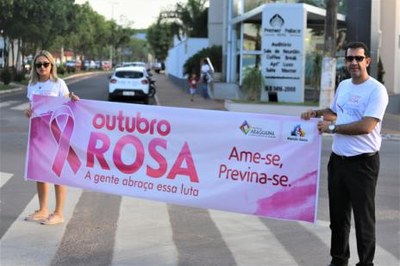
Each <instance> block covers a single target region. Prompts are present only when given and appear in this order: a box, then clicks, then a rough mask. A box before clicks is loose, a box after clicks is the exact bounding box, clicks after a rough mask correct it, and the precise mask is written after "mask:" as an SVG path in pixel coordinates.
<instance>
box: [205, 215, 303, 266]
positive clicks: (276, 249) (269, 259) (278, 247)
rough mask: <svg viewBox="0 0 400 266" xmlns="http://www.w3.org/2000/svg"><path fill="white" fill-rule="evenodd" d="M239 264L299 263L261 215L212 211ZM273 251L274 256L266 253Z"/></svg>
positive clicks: (213, 218)
mask: <svg viewBox="0 0 400 266" xmlns="http://www.w3.org/2000/svg"><path fill="white" fill-rule="evenodd" d="M209 213H210V216H211V218H212V220H213V221H214V223H215V225H216V226H217V227H218V230H219V231H220V232H221V235H222V237H223V239H224V241H225V243H226V245H227V246H228V247H229V249H230V250H231V251H232V254H233V256H234V258H235V261H236V262H237V264H238V265H276V266H280V265H282V266H286V265H297V262H296V261H295V260H294V259H293V258H292V257H291V256H290V253H289V252H287V250H286V249H285V247H284V246H282V244H281V243H280V242H279V240H278V239H276V237H275V235H274V234H273V233H272V232H271V231H270V230H269V229H268V228H267V227H266V226H265V225H264V224H263V223H262V222H261V221H260V220H259V218H258V217H255V216H249V215H242V214H234V213H229V212H222V211H215V210H209ZM266 251H270V252H271V251H272V253H273V254H274V256H265V253H266Z"/></svg>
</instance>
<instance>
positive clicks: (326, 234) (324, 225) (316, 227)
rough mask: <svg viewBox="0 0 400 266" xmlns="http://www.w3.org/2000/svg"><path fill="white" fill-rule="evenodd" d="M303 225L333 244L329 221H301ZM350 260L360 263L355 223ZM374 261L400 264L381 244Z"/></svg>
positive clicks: (352, 230)
mask: <svg viewBox="0 0 400 266" xmlns="http://www.w3.org/2000/svg"><path fill="white" fill-rule="evenodd" d="M299 224H300V225H301V226H303V227H304V228H306V229H307V230H309V231H310V232H312V233H313V234H314V235H316V236H317V237H318V238H319V239H321V241H322V242H324V243H325V244H326V245H327V246H328V247H330V246H331V243H330V239H331V230H330V229H329V222H328V221H320V220H318V221H317V223H316V224H307V223H299ZM349 241H350V260H349V265H355V264H356V263H358V255H357V240H356V233H355V230H354V224H353V225H352V229H351V230H350V240H349ZM374 263H375V264H376V265H393V266H394V265H399V260H398V259H397V258H396V257H394V256H393V255H392V254H391V253H389V252H387V251H386V250H385V249H383V248H381V247H380V246H378V245H377V246H376V251H375V259H374Z"/></svg>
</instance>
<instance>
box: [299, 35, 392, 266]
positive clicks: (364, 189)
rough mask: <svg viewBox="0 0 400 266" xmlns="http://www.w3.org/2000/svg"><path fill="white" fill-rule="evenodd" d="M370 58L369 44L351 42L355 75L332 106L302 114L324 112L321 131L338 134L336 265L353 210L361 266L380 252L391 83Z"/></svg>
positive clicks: (344, 257)
mask: <svg viewBox="0 0 400 266" xmlns="http://www.w3.org/2000/svg"><path fill="white" fill-rule="evenodd" d="M370 63H371V58H370V57H369V52H368V48H367V46H366V45H365V44H364V43H361V42H353V43H350V44H349V45H348V46H347V50H346V68H347V70H348V71H349V73H350V76H351V78H350V79H346V80H344V81H342V82H341V83H340V84H339V86H338V88H337V91H336V94H335V97H334V99H333V102H332V103H331V105H330V107H329V108H326V109H321V110H308V111H307V112H305V113H302V114H301V117H302V118H303V119H310V118H311V117H317V118H318V117H323V121H320V122H318V130H319V132H320V133H324V132H325V133H331V134H334V135H333V144H332V154H331V156H330V159H329V163H328V193H329V214H330V228H331V232H332V236H331V251H330V253H331V256H332V260H331V264H330V265H336V266H342V265H347V263H348V259H349V257H350V248H349V232H350V226H351V225H350V220H351V210H352V209H353V213H354V221H355V229H356V238H357V251H358V257H359V263H357V265H358V266H364V265H373V259H374V254H375V188H376V182H377V179H378V173H379V153H378V151H379V149H380V147H381V141H382V139H381V136H380V130H381V126H382V119H383V116H384V113H385V109H386V106H387V104H388V94H387V91H386V88H385V87H384V86H383V85H382V84H381V83H379V82H378V81H377V80H376V79H374V78H372V77H370V76H369V75H368V72H367V67H368V66H369V64H370Z"/></svg>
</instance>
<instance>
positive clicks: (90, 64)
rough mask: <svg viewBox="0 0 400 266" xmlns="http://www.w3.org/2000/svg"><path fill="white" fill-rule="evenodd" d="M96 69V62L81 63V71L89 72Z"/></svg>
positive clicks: (86, 61)
mask: <svg viewBox="0 0 400 266" xmlns="http://www.w3.org/2000/svg"><path fill="white" fill-rule="evenodd" d="M95 68H96V62H94V61H93V60H85V61H83V69H86V70H90V69H95Z"/></svg>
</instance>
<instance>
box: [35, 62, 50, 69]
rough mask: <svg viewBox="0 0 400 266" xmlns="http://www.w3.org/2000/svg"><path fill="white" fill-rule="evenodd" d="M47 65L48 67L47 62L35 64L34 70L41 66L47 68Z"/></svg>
mask: <svg viewBox="0 0 400 266" xmlns="http://www.w3.org/2000/svg"><path fill="white" fill-rule="evenodd" d="M49 65H50V63H49V62H45V63H36V64H35V67H36V68H41V67H42V66H44V68H48V67H49Z"/></svg>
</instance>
